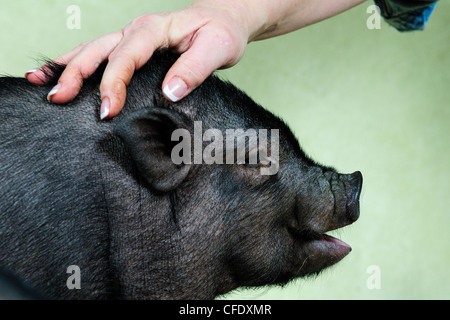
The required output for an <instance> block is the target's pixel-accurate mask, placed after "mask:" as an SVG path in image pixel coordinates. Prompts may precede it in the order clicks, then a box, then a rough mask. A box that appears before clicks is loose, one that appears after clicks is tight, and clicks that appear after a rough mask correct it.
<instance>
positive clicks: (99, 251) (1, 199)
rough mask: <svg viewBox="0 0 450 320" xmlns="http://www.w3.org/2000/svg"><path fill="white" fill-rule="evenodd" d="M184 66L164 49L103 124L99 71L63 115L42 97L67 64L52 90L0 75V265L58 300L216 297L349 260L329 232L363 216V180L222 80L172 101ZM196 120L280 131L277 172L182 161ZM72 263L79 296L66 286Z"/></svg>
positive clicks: (52, 73)
mask: <svg viewBox="0 0 450 320" xmlns="http://www.w3.org/2000/svg"><path fill="white" fill-rule="evenodd" d="M176 58H177V56H176V54H173V53H171V52H170V51H167V50H164V51H158V52H156V53H155V54H154V55H153V57H152V58H151V60H150V61H149V62H148V63H147V64H146V65H145V66H144V67H143V68H141V69H140V70H138V71H137V72H136V74H135V76H134V78H133V80H132V81H131V83H130V85H129V87H128V92H127V101H126V105H125V107H124V109H123V111H122V112H121V114H120V115H118V116H117V117H115V118H113V119H111V120H107V121H100V120H99V112H98V110H99V106H100V97H99V90H98V88H99V83H100V79H101V75H102V68H100V69H99V70H98V71H97V72H96V73H95V74H94V75H93V76H91V77H90V78H89V79H87V80H86V81H85V83H84V85H83V88H82V90H81V93H80V94H79V96H78V97H77V98H76V99H75V100H73V101H72V102H70V103H68V104H67V105H65V106H58V105H54V104H52V103H50V102H48V101H47V100H46V95H47V93H48V92H49V90H50V89H51V88H52V86H53V85H55V84H56V81H57V79H58V77H59V75H60V74H61V72H62V70H63V68H64V67H63V66H56V65H50V69H49V70H48V79H46V81H47V82H46V85H43V86H35V85H32V84H30V83H28V82H27V81H26V80H25V79H19V78H12V77H3V78H0V97H1V100H0V172H1V176H0V192H1V194H0V267H5V268H7V269H8V270H12V271H13V272H14V273H15V274H17V275H19V276H20V277H22V278H23V279H25V280H26V281H27V282H28V283H30V284H32V285H33V286H35V287H36V288H37V289H39V290H40V291H41V292H42V293H43V294H45V296H48V297H50V298H55V299H112V298H119V299H173V298H174V299H211V298H214V297H216V296H217V295H220V294H224V293H226V292H229V291H230V290H233V289H235V288H237V287H240V286H262V285H269V284H282V283H286V282H288V281H289V280H291V279H293V278H296V277H301V276H305V275H309V274H316V273H318V272H319V271H320V270H322V269H324V268H326V267H328V266H330V265H332V264H334V263H336V262H338V261H339V260H341V259H342V258H343V257H344V256H346V255H347V254H348V253H349V252H350V250H351V249H350V247H349V246H348V245H347V244H345V243H344V242H342V241H340V240H338V239H335V238H333V237H331V236H328V235H326V234H325V232H327V231H329V230H333V229H336V228H340V227H343V226H345V225H348V224H350V223H352V222H354V221H355V220H356V219H357V218H358V216H359V194H360V191H361V185H362V176H361V173H359V172H355V173H353V174H350V175H345V174H338V173H337V172H336V171H335V170H334V169H332V168H330V167H324V166H321V165H319V164H317V163H316V162H314V161H313V160H311V159H310V158H308V157H307V156H306V155H305V153H304V152H303V151H302V149H301V148H300V146H299V144H298V142H297V140H296V139H295V137H294V135H293V134H292V132H291V131H290V130H289V129H288V127H287V126H286V125H285V124H284V123H283V122H282V121H281V120H280V119H278V118H277V117H275V116H274V115H272V114H271V113H269V112H268V111H266V110H264V109H263V108H262V107H260V106H259V105H257V104H256V103H255V102H254V101H252V100H251V99H250V98H249V97H248V96H247V95H245V94H244V93H243V92H241V91H239V90H238V89H237V88H236V87H234V86H233V85H231V84H230V83H227V82H224V81H222V80H220V79H219V78H218V77H216V76H210V77H209V78H208V79H207V80H206V81H205V82H204V83H203V85H201V86H200V87H199V88H198V89H196V90H195V91H194V92H192V94H191V95H189V97H187V98H185V99H183V100H182V101H180V102H177V103H170V102H168V101H167V100H166V99H165V98H164V97H163V96H162V93H161V90H160V88H161V84H162V80H163V77H164V75H165V74H166V72H167V70H168V68H169V67H170V66H171V65H172V63H173V62H174V61H175V59H176ZM194 121H202V127H203V131H204V130H206V129H207V128H216V129H218V130H223V132H225V130H226V129H237V128H242V129H244V130H246V129H249V128H253V129H278V130H279V157H278V159H277V160H278V161H277V164H278V170H277V172H276V174H272V175H262V174H261V172H260V169H261V167H262V166H265V165H267V163H264V162H262V161H258V162H257V163H253V164H251V163H248V162H246V163H235V164H211V165H207V164H195V163H181V164H175V163H174V161H172V159H171V150H173V148H174V146H175V145H176V144H177V143H178V142H177V141H172V140H173V139H171V134H172V133H173V132H174V130H175V129H181V128H184V129H187V130H189V132H191V131H192V128H193V126H194V125H193V124H194ZM247 145H248V143H247ZM270 149H272V151H273V150H274V149H273V145H270V146H269V154H270ZM247 157H248V152H247ZM269 157H270V156H269ZM260 160H261V159H260ZM73 265H75V266H78V268H79V271H80V274H79V278H78V282H79V283H78V284H79V289H78V288H72V289H70V286H68V279H69V277H71V276H72V274H71V273H70V272H68V269H67V268H68V267H69V266H73Z"/></svg>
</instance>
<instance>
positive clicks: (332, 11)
mask: <svg viewBox="0 0 450 320" xmlns="http://www.w3.org/2000/svg"><path fill="white" fill-rule="evenodd" d="M364 1H365V0H197V1H196V2H195V3H194V5H213V6H218V7H221V8H223V9H224V10H226V11H228V12H229V13H230V14H231V15H233V16H234V17H235V20H238V21H240V23H241V27H242V28H244V29H245V32H247V34H248V41H249V42H251V41H256V40H262V39H267V38H272V37H275V36H279V35H282V34H285V33H288V32H291V31H294V30H297V29H300V28H303V27H306V26H308V25H311V24H314V23H316V22H319V21H321V20H324V19H327V18H330V17H332V16H334V15H337V14H339V13H341V12H344V11H346V10H348V9H350V8H352V7H354V6H356V5H358V4H360V3H362V2H364Z"/></svg>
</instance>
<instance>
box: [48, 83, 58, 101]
mask: <svg viewBox="0 0 450 320" xmlns="http://www.w3.org/2000/svg"><path fill="white" fill-rule="evenodd" d="M59 88H61V84H59V83H58V84H57V85H56V86H54V87H53V89H52V90H50V92H49V93H48V95H47V100H48V101H50V102H51V101H52V97H53V96H54V95H55V94H56V93H57V92H58V90H59Z"/></svg>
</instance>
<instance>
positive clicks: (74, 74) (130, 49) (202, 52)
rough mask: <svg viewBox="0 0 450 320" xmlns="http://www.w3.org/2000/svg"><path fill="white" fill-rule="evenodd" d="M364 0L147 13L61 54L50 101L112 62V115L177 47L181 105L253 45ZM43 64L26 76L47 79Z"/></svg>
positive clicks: (168, 83)
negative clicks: (139, 75) (140, 77)
mask: <svg viewBox="0 0 450 320" xmlns="http://www.w3.org/2000/svg"><path fill="white" fill-rule="evenodd" d="M364 1H365V0H290V1H285V0H197V1H195V2H194V3H193V4H192V5H190V6H188V7H186V8H183V9H181V10H177V11H172V12H164V13H157V14H154V13H150V14H144V15H142V16H139V17H137V18H136V19H134V20H133V21H131V22H130V23H129V24H128V25H126V26H125V27H124V28H123V29H122V30H120V31H118V32H114V33H110V34H107V35H104V36H101V37H99V38H97V39H95V40H92V41H88V42H84V43H82V44H80V45H79V46H77V47H76V48H75V49H73V50H72V51H70V52H68V53H66V54H63V55H62V56H60V57H58V58H57V59H55V60H54V61H55V62H58V63H63V64H67V67H66V69H65V71H64V72H63V73H62V75H61V77H60V78H59V80H58V84H57V85H56V86H55V87H54V88H53V89H52V90H51V91H50V92H49V94H48V97H47V98H48V100H49V101H51V102H53V103H56V104H63V103H67V102H69V101H70V100H72V99H74V98H75V97H76V96H77V94H78V93H79V91H80V89H81V87H82V84H83V80H84V79H85V78H87V77H89V76H90V75H91V74H92V73H94V72H95V70H96V69H97V68H98V66H99V65H100V64H101V63H102V62H103V61H106V60H107V61H108V63H107V66H106V69H105V72H104V74H103V78H102V81H101V85H100V93H101V99H102V104H101V107H100V115H101V118H102V119H107V118H112V117H114V116H116V115H117V114H118V113H119V112H120V111H121V110H122V108H123V106H124V103H125V98H126V88H127V85H128V84H129V83H130V80H131V78H132V76H133V74H134V72H135V71H136V70H137V69H139V68H140V67H142V66H143V65H144V64H145V63H146V62H147V61H148V60H149V59H150V57H151V55H152V54H153V52H154V51H155V50H156V49H158V48H167V47H170V48H173V49H175V50H176V51H177V52H179V53H180V54H181V56H180V58H179V59H178V60H177V61H176V62H175V63H174V64H173V66H172V68H171V69H170V70H169V71H168V72H167V75H166V77H165V79H164V81H163V84H162V88H161V90H163V93H164V95H165V97H166V98H167V99H168V100H171V101H173V102H176V101H178V100H180V99H183V98H184V97H186V96H187V95H188V94H189V93H190V92H192V90H194V89H195V88H196V87H198V86H199V85H200V84H201V83H202V82H203V81H204V80H205V79H206V78H207V77H208V76H209V75H210V74H211V73H212V72H214V71H215V70H217V69H221V68H228V67H231V66H233V65H235V64H236V63H237V62H239V60H240V59H241V58H242V56H243V54H244V51H245V48H246V46H247V44H248V43H250V42H252V41H257V40H263V39H267V38H272V37H276V36H279V35H282V34H285V33H288V32H291V31H294V30H298V29H301V28H303V27H306V26H308V25H311V24H313V23H316V22H319V21H321V20H324V19H327V18H329V17H332V16H334V15H336V14H339V13H341V12H343V11H346V10H348V9H350V8H352V7H354V6H356V5H358V4H360V3H362V2H364ZM41 68H45V66H43V67H41ZM41 68H38V69H33V70H30V71H28V72H27V73H26V74H25V76H26V78H27V79H28V80H29V81H30V82H32V83H35V84H42V81H41V79H42V78H43V72H42V71H41Z"/></svg>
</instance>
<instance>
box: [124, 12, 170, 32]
mask: <svg viewBox="0 0 450 320" xmlns="http://www.w3.org/2000/svg"><path fill="white" fill-rule="evenodd" d="M166 15H167V14H166V13H149V14H143V15H140V16H138V17H137V18H135V19H134V20H133V21H131V23H130V24H128V25H127V26H126V27H125V30H126V31H127V30H129V29H140V28H148V27H149V26H153V25H157V24H159V23H161V21H162V19H163V18H164V17H165V16H166Z"/></svg>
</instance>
